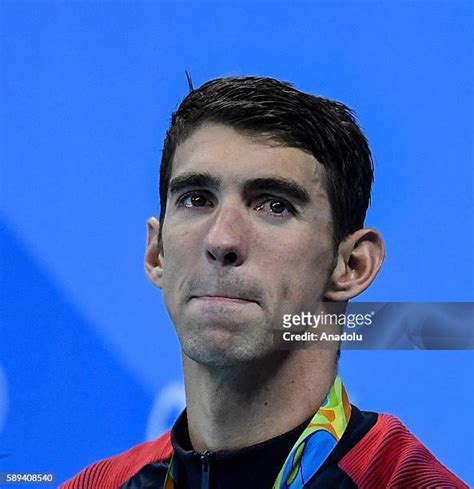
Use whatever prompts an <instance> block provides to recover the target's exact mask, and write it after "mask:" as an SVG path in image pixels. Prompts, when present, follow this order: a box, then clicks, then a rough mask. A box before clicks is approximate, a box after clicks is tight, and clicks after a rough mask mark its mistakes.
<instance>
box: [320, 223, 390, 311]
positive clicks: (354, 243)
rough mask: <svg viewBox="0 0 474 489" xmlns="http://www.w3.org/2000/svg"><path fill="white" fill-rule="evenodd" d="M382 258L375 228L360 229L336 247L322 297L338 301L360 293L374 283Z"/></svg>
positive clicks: (381, 245) (383, 247) (378, 236)
mask: <svg viewBox="0 0 474 489" xmlns="http://www.w3.org/2000/svg"><path fill="white" fill-rule="evenodd" d="M384 258H385V244H384V242H383V238H382V236H381V234H380V233H379V232H378V231H377V230H376V229H371V228H364V229H359V230H358V231H356V232H355V233H352V234H351V235H349V236H347V238H345V239H344V240H343V241H342V242H341V244H340V245H339V248H338V251H337V261H336V267H335V268H334V270H333V272H332V274H331V277H330V279H329V282H328V286H327V288H326V293H325V295H324V298H325V299H327V300H330V301H338V302H339V301H348V300H349V299H352V298H353V297H355V296H357V295H359V294H361V293H362V292H363V291H364V290H365V289H367V287H368V286H369V285H370V284H371V283H372V281H373V280H374V278H375V276H376V275H377V273H378V271H379V270H380V267H381V266H382V263H383V260H384Z"/></svg>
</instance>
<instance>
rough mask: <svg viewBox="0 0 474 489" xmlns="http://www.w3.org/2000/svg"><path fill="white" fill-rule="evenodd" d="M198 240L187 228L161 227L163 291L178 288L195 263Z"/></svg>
mask: <svg viewBox="0 0 474 489" xmlns="http://www.w3.org/2000/svg"><path fill="white" fill-rule="evenodd" d="M197 243H198V240H196V236H194V235H192V233H191V232H190V230H189V228H188V229H185V228H182V227H178V226H174V227H173V228H171V229H170V228H166V227H165V226H164V227H163V252H164V262H163V282H164V283H163V292H164V293H165V296H166V295H169V294H168V292H170V291H172V290H173V291H174V290H177V289H178V290H179V289H180V288H181V287H182V285H183V283H184V282H185V280H186V278H187V275H188V274H189V273H192V268H193V266H194V264H196V263H197V253H198V250H197V246H196V244H197Z"/></svg>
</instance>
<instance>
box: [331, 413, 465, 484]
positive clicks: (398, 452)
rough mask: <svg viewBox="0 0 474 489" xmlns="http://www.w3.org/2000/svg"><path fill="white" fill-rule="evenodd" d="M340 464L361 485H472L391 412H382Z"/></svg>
mask: <svg viewBox="0 0 474 489" xmlns="http://www.w3.org/2000/svg"><path fill="white" fill-rule="evenodd" d="M338 466H339V467H340V468H341V469H342V470H343V471H344V472H345V473H346V474H347V475H349V477H350V478H351V479H352V480H353V481H354V482H355V483H356V484H357V487H359V488H360V489H363V488H373V487H387V488H396V487H443V488H446V489H448V488H467V487H468V486H467V485H466V484H464V483H463V482H462V481H461V480H460V479H458V478H457V477H456V476H455V475H454V474H453V473H452V472H450V471H449V470H448V469H447V468H446V467H444V465H442V464H441V463H440V462H439V461H438V460H437V459H436V457H435V456H434V455H433V454H432V453H431V452H430V451H429V450H428V449H427V448H426V447H425V446H424V445H423V444H422V443H421V442H420V441H419V440H418V439H417V438H416V437H415V436H414V435H413V434H412V433H410V432H409V431H408V430H407V428H405V426H404V425H403V424H402V423H401V422H400V421H399V420H398V419H397V418H396V417H395V416H392V415H390V414H380V415H379V416H378V418H377V421H376V423H375V424H374V425H373V426H372V428H371V429H370V430H369V431H368V432H367V433H366V434H365V436H364V437H363V438H362V439H361V440H360V441H359V442H358V443H357V444H356V445H355V446H354V447H353V448H352V449H351V450H350V451H349V452H348V453H347V454H346V455H345V456H344V457H343V458H342V459H341V460H340V461H339V463H338Z"/></svg>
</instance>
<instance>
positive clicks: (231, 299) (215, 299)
mask: <svg viewBox="0 0 474 489" xmlns="http://www.w3.org/2000/svg"><path fill="white" fill-rule="evenodd" d="M192 299H196V300H200V301H206V302H212V303H215V304H217V303H221V304H258V302H257V301H255V300H253V299H250V298H247V297H239V296H233V295H227V294H206V295H193V296H191V300H192Z"/></svg>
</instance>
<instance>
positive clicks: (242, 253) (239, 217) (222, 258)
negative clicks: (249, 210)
mask: <svg viewBox="0 0 474 489" xmlns="http://www.w3.org/2000/svg"><path fill="white" fill-rule="evenodd" d="M213 218H214V220H213V222H212V224H211V227H210V229H209V232H208V234H207V236H206V240H205V253H206V257H207V259H208V260H209V261H210V262H212V263H214V264H217V265H220V266H225V267H228V266H229V267H238V266H240V265H242V263H244V262H245V260H246V259H247V254H248V241H247V240H248V238H247V236H248V229H247V225H246V218H245V216H244V215H243V211H242V210H240V209H237V208H236V207H235V206H226V207H221V208H220V209H219V210H218V211H217V212H216V213H215V214H214V216H213Z"/></svg>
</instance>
